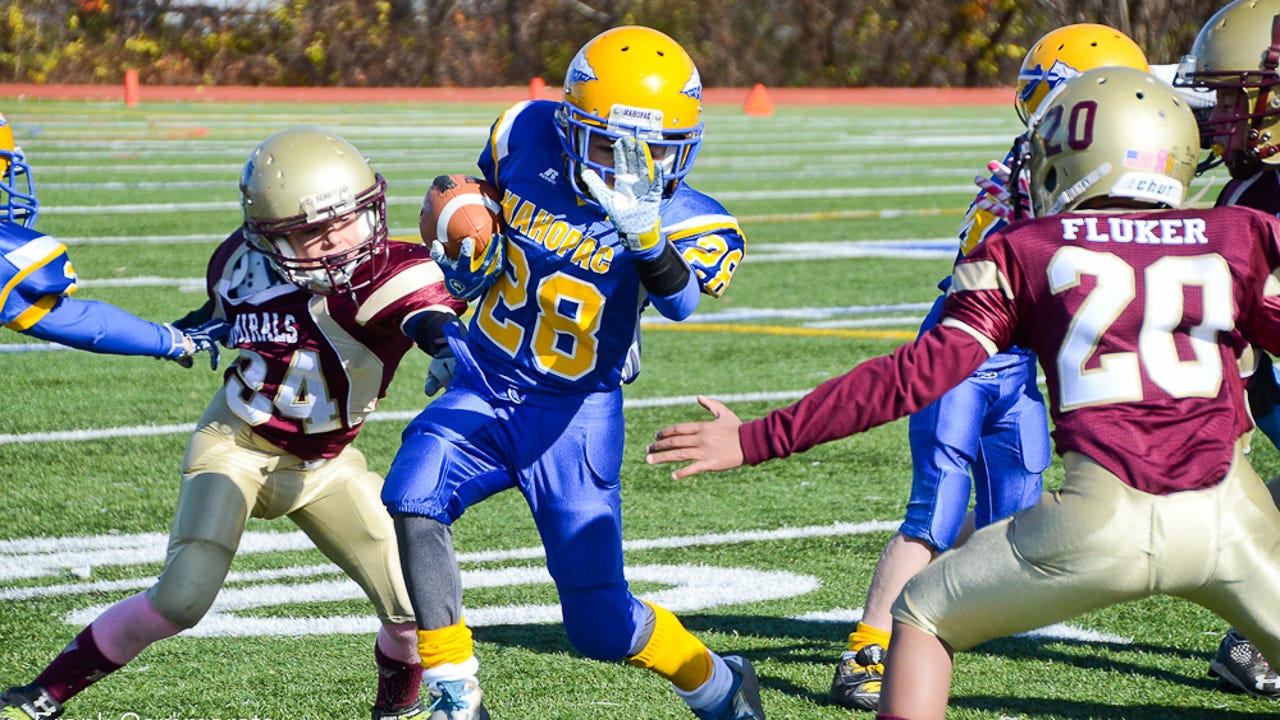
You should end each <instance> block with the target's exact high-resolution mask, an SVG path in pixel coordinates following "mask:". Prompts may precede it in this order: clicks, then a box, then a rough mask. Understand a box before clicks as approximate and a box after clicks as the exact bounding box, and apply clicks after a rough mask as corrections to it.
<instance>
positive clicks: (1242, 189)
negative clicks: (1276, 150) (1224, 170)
mask: <svg viewBox="0 0 1280 720" xmlns="http://www.w3.org/2000/svg"><path fill="white" fill-rule="evenodd" d="M1268 167H1270V166H1268ZM1217 205H1218V207H1222V206H1224V205H1243V206H1245V207H1251V208H1257V209H1259V210H1261V211H1263V212H1265V213H1270V214H1272V215H1276V216H1280V169H1268V170H1263V171H1262V172H1260V173H1258V174H1257V175H1254V176H1253V177H1250V178H1246V179H1244V180H1232V181H1230V182H1228V183H1227V185H1226V187H1224V188H1222V192H1221V193H1220V194H1219V195H1218V202H1217Z"/></svg>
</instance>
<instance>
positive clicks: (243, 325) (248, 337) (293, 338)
mask: <svg viewBox="0 0 1280 720" xmlns="http://www.w3.org/2000/svg"><path fill="white" fill-rule="evenodd" d="M227 342H228V344H229V345H231V346H232V347H235V346H236V345H237V344H238V343H240V342H251V343H252V342H275V343H289V344H296V343H297V342H298V321H297V319H295V318H294V317H293V313H285V314H284V316H283V317H281V315H280V313H275V312H249V313H244V314H243V315H238V316H237V317H236V323H235V326H234V327H232V329H231V335H230V337H229V338H227Z"/></svg>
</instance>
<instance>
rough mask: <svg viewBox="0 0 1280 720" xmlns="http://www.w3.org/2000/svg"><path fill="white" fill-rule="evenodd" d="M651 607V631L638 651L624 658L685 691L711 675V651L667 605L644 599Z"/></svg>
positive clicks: (695, 686) (697, 685)
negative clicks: (662, 605)
mask: <svg viewBox="0 0 1280 720" xmlns="http://www.w3.org/2000/svg"><path fill="white" fill-rule="evenodd" d="M645 604H646V605H648V606H649V608H650V609H651V610H653V615H654V622H653V633H652V634H651V635H650V636H649V642H647V643H645V646H644V647H643V648H641V650H640V652H638V653H636V654H635V655H632V656H631V657H629V658H627V662H629V663H631V664H632V665H635V666H636V667H640V668H646V669H648V670H652V671H654V672H655V673H657V674H659V675H661V676H662V677H664V678H666V679H667V680H670V681H671V684H672V685H675V686H676V687H678V688H680V689H681V690H684V691H686V692H688V691H690V690H693V689H695V688H697V687H699V686H700V685H702V684H703V683H705V682H706V681H707V679H708V678H710V677H711V653H710V652H708V651H707V646H706V645H703V644H702V641H701V640H699V639H698V638H696V637H694V636H693V633H691V632H689V631H688V630H685V629H684V625H681V624H680V620H679V619H678V618H676V616H675V615H673V614H672V613H671V611H670V610H667V609H666V608H661V607H658V606H657V605H654V604H653V603H650V602H645Z"/></svg>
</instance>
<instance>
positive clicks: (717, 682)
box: [675, 650, 733, 710]
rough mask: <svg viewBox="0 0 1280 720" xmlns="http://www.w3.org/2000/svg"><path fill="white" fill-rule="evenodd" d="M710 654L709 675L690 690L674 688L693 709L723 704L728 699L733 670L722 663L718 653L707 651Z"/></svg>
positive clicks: (709, 707) (705, 708) (703, 708)
mask: <svg viewBox="0 0 1280 720" xmlns="http://www.w3.org/2000/svg"><path fill="white" fill-rule="evenodd" d="M707 654H708V655H710V656H711V677H709V678H707V681H706V682H704V683H702V684H701V685H699V686H698V687H696V688H694V689H692V690H681V689H680V688H675V691H676V694H677V695H679V696H680V697H681V698H683V699H684V701H685V703H687V704H688V705H689V707H691V708H693V709H694V710H710V709H712V708H715V707H719V706H720V705H723V704H724V702H725V701H726V700H728V699H729V689H730V688H732V687H733V671H732V670H730V669H729V666H728V665H725V664H724V659H722V658H721V657H720V656H719V655H717V654H715V653H713V652H711V651H709V650H708V651H707Z"/></svg>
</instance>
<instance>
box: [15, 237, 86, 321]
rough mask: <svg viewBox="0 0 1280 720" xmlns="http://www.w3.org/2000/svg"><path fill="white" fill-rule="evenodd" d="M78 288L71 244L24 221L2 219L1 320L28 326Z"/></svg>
mask: <svg viewBox="0 0 1280 720" xmlns="http://www.w3.org/2000/svg"><path fill="white" fill-rule="evenodd" d="M75 289H76V273H75V270H73V269H72V268H71V260H70V258H68V257H67V247H66V246H65V245H63V244H62V243H61V242H59V241H58V240H57V239H55V238H53V237H50V236H49V235H45V234H44V233H41V232H37V231H35V230H32V229H30V228H27V227H23V226H22V225H16V224H14V223H8V222H0V324H3V325H5V326H7V327H9V328H11V329H13V330H19V331H21V330H26V329H28V328H30V327H31V326H33V325H35V324H36V323H37V322H39V321H40V319H41V318H43V317H44V316H45V314H46V313H48V312H49V309H50V308H51V307H52V306H53V303H54V302H56V300H57V298H59V297H61V296H63V295H69V294H70V293H72V292H75Z"/></svg>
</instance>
